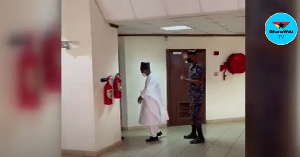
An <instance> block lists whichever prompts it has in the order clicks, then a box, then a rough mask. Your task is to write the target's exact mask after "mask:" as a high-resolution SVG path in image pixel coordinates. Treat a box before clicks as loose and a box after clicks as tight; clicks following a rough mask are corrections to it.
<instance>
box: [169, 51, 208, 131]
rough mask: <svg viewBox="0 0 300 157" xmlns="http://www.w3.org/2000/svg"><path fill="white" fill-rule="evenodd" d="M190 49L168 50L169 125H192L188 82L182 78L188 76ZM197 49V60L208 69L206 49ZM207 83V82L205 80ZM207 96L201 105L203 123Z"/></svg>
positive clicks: (203, 121)
mask: <svg viewBox="0 0 300 157" xmlns="http://www.w3.org/2000/svg"><path fill="white" fill-rule="evenodd" d="M187 50H188V49H168V50H167V55H166V57H167V104H168V112H169V117H170V120H169V122H168V126H178V125H190V124H191V116H190V101H189V98H188V84H187V83H185V82H183V81H182V80H181V79H180V76H181V75H182V74H183V75H184V76H185V77H188V68H189V65H188V63H186V62H185V61H186V57H187V54H186V52H187ZM196 51H197V61H198V62H199V63H200V64H201V65H202V66H203V68H204V70H205V69H206V68H205V67H206V63H205V61H206V59H205V58H206V55H205V50H203V49H201V50H200V49H199V50H196ZM204 84H205V82H204ZM205 111H206V110H205V96H204V99H203V102H202V107H201V116H202V123H206V113H205Z"/></svg>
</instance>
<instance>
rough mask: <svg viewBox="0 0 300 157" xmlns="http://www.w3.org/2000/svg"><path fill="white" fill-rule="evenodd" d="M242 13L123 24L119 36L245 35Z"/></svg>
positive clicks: (224, 13)
mask: <svg viewBox="0 0 300 157" xmlns="http://www.w3.org/2000/svg"><path fill="white" fill-rule="evenodd" d="M243 14H244V13H241V12H223V13H219V14H211V15H206V16H198V17H189V18H176V19H172V20H163V19H162V20H148V21H136V22H131V23H121V24H120V28H119V34H244V33H245V17H244V16H242V15H243ZM178 25H187V26H190V27H192V28H193V29H191V30H181V31H165V30H162V29H160V27H163V26H178Z"/></svg>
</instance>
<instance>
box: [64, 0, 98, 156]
mask: <svg viewBox="0 0 300 157" xmlns="http://www.w3.org/2000/svg"><path fill="white" fill-rule="evenodd" d="M75 17H76V18H75ZM62 37H63V38H64V39H65V40H72V41H79V42H80V45H79V46H78V49H72V50H69V51H66V50H65V49H62V94H61V99H62V149H68V150H89V151H93V150H95V149H96V147H95V124H94V123H95V120H94V93H93V82H92V81H93V69H92V68H93V67H92V44H91V41H92V38H91V22H90V4H89V1H82V0H63V1H62ZM79 141H80V142H79Z"/></svg>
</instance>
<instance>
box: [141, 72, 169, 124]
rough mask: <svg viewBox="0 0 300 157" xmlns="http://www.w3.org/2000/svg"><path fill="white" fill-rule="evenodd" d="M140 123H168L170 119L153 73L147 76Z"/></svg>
mask: <svg viewBox="0 0 300 157" xmlns="http://www.w3.org/2000/svg"><path fill="white" fill-rule="evenodd" d="M141 96H142V97H143V101H142V107H141V112H140V120H139V123H140V124H141V125H146V126H153V125H160V124H164V123H166V121H167V120H169V116H168V113H167V111H166V108H165V106H164V105H163V101H162V94H161V90H160V86H159V83H158V80H157V78H156V77H155V76H154V75H153V74H152V73H151V74H150V75H149V76H147V78H146V83H145V87H144V89H143V90H142V91H141Z"/></svg>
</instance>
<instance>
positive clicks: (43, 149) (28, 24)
mask: <svg viewBox="0 0 300 157" xmlns="http://www.w3.org/2000/svg"><path fill="white" fill-rule="evenodd" d="M59 4H60V3H59V2H58V1H57V0H50V1H49V0H46V1H40V0H28V1H26V2H25V3H22V4H21V3H20V1H17V0H11V1H2V2H1V6H3V7H1V10H0V18H1V26H0V48H1V52H0V64H1V66H0V67H1V68H0V75H1V78H0V108H1V109H0V139H1V140H0V156H1V157H35V156H43V157H59V156H60V143H61V142H60V134H61V133H60V119H61V117H60V116H61V115H60V111H61V108H60V107H61V106H60V93H49V92H47V91H45V90H43V91H42V97H41V100H42V101H41V103H40V104H39V106H38V108H36V110H23V109H21V108H19V107H18V103H19V102H17V100H18V97H17V95H16V92H17V91H16V90H17V83H18V82H17V77H16V68H17V67H16V61H17V56H18V55H19V54H20V53H18V52H20V51H18V50H19V49H17V48H16V46H12V45H10V44H9V43H8V41H9V39H10V38H11V37H12V35H15V34H13V33H28V31H30V32H32V33H37V34H40V35H44V33H45V30H47V29H49V28H50V27H53V24H54V23H53V22H56V21H57V20H58V19H57V18H56V17H58V16H60V15H58V13H59V9H58V7H57V6H58V5H59ZM40 6H47V7H45V8H43V9H41V7H40ZM37 37H41V36H37ZM36 45H37V47H38V46H40V45H41V44H36Z"/></svg>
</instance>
